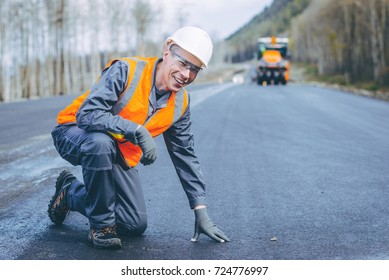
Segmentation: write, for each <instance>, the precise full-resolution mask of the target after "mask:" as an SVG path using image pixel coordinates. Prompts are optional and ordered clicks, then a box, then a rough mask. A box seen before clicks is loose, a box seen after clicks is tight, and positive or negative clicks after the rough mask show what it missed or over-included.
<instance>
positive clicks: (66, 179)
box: [47, 170, 77, 225]
mask: <svg viewBox="0 0 389 280" xmlns="http://www.w3.org/2000/svg"><path fill="white" fill-rule="evenodd" d="M74 180H77V178H76V177H74V176H73V174H72V173H70V172H69V171H67V170H64V171H62V172H61V174H59V176H58V178H57V181H56V182H55V194H54V195H53V197H52V198H51V200H50V204H49V208H48V210H47V212H48V213H49V218H50V220H51V221H52V222H53V223H54V224H57V225H60V224H62V223H63V221H64V220H65V218H66V216H67V215H68V213H69V208H68V205H67V202H66V193H67V191H68V189H69V187H70V185H71V184H72V182H73V181H74Z"/></svg>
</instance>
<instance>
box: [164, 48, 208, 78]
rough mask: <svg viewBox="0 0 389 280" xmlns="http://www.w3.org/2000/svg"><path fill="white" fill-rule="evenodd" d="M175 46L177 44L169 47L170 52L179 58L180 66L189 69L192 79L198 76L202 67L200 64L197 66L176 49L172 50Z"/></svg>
mask: <svg viewBox="0 0 389 280" xmlns="http://www.w3.org/2000/svg"><path fill="white" fill-rule="evenodd" d="M173 46H175V44H173V45H171V46H170V48H169V51H170V53H171V54H172V55H173V56H175V57H177V58H178V61H179V64H178V66H179V67H180V68H182V69H187V70H189V72H190V73H191V74H192V75H190V76H191V77H190V78H191V80H193V79H194V78H196V76H197V75H198V74H199V72H200V70H201V69H202V68H201V67H200V66H197V65H195V64H193V63H192V62H190V61H188V60H187V59H185V58H184V57H182V56H181V55H179V54H178V53H176V52H175V51H174V50H172V47H173Z"/></svg>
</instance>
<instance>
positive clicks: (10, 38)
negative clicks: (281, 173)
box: [0, 0, 389, 102]
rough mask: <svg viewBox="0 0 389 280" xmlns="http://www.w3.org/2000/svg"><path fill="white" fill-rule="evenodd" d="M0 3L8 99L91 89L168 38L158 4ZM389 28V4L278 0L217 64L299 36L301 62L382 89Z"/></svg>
mask: <svg viewBox="0 0 389 280" xmlns="http://www.w3.org/2000/svg"><path fill="white" fill-rule="evenodd" d="M0 6H1V9H0V102H9V101H14V100H20V99H32V98H40V97H47V96H55V95H63V94H69V93H82V92H83V91H85V90H86V89H88V88H89V87H90V85H91V83H92V82H93V81H94V80H95V79H96V78H97V77H98V75H99V74H100V71H101V69H102V67H103V66H104V64H105V63H106V62H107V61H109V60H110V59H112V58H113V57H118V56H131V55H153V56H156V55H159V53H160V51H161V46H160V45H161V42H163V40H164V38H165V37H166V34H159V36H160V37H159V38H156V37H155V36H154V38H152V39H151V38H150V37H149V36H148V34H149V33H150V30H151V29H152V27H155V26H156V27H158V24H159V23H161V20H162V19H161V18H159V17H158V14H161V10H160V9H161V8H159V7H156V6H155V5H151V4H150V2H149V1H148V0H110V1H105V0H0ZM177 20H178V21H180V19H179V18H178V19H177ZM181 21H182V19H181ZM180 23H181V24H182V22H180ZM178 26H179V23H178V25H177V27H178ZM388 26H389V0H342V1H338V0H274V1H273V3H272V4H271V5H270V6H269V7H267V8H265V10H264V11H263V12H261V13H259V14H258V15H257V16H255V17H253V19H252V20H251V21H249V22H248V23H247V24H245V25H244V26H242V27H241V28H240V29H239V30H237V31H236V32H235V33H234V34H232V35H231V36H229V37H228V38H227V39H226V40H224V41H222V42H217V44H215V49H216V51H215V55H214V58H213V59H212V61H211V63H215V62H216V63H218V62H225V63H240V62H246V61H251V60H253V59H255V53H256V48H257V45H256V43H257V39H258V37H263V36H272V35H282V36H288V37H289V38H290V39H291V48H290V50H291V55H292V60H293V62H294V63H296V62H303V63H306V64H309V65H313V67H312V68H310V70H311V72H312V73H314V74H317V75H319V76H331V77H334V78H335V81H336V82H338V83H340V84H346V85H347V84H353V83H356V82H367V83H371V85H372V86H371V87H372V89H378V88H380V87H381V86H386V87H387V86H388V85H389V68H388V65H389V48H388V44H389V28H388Z"/></svg>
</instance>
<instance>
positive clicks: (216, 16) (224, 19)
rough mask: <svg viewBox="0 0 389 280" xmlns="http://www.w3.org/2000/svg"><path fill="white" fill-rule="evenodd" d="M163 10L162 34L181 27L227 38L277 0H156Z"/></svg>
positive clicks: (156, 3) (160, 27) (160, 29)
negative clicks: (191, 27) (203, 30)
mask: <svg viewBox="0 0 389 280" xmlns="http://www.w3.org/2000/svg"><path fill="white" fill-rule="evenodd" d="M152 2H153V3H155V5H157V6H158V5H159V7H160V8H161V10H162V14H161V15H160V16H161V18H162V19H161V23H160V26H158V27H157V28H158V29H159V30H158V31H159V32H161V31H162V32H165V33H168V34H170V33H171V32H173V31H174V30H176V29H177V28H178V27H179V26H180V21H181V22H182V23H183V25H193V26H198V27H201V28H203V29H205V30H206V31H207V32H208V33H209V34H210V35H211V36H212V37H213V38H215V39H224V38H226V37H228V36H229V35H231V34H232V33H234V32H235V31H236V30H238V29H239V28H240V27H241V26H242V25H244V24H245V23H247V22H248V21H250V20H251V19H252V18H253V17H254V16H255V15H257V14H258V13H260V12H261V11H262V10H263V9H264V8H265V7H266V6H268V5H269V4H271V3H272V2H273V0H232V1H231V0H152Z"/></svg>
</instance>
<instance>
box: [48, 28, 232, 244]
mask: <svg viewBox="0 0 389 280" xmlns="http://www.w3.org/2000/svg"><path fill="white" fill-rule="evenodd" d="M212 51H213V45H212V41H211V39H210V38H209V36H208V34H207V33H206V32H204V31H203V30H202V29H200V28H197V27H183V28H180V29H179V30H177V31H176V32H175V33H174V34H173V35H171V36H170V37H169V38H168V39H167V40H166V42H165V44H164V51H163V56H162V58H159V59H158V58H142V57H127V58H120V59H115V60H113V61H111V62H109V63H108V64H107V66H106V67H105V69H104V70H103V72H102V74H101V76H100V77H99V79H98V80H97V81H96V83H95V84H94V85H93V86H92V88H91V89H90V90H88V91H87V92H86V93H85V94H83V95H81V96H80V97H78V98H76V99H75V100H74V101H73V102H72V104H70V105H69V106H68V107H66V108H65V109H64V110H62V111H61V112H60V113H59V115H58V118H57V119H58V123H59V124H58V126H56V127H55V128H54V129H53V131H52V137H53V140H54V145H55V147H56V149H57V151H58V153H59V154H60V155H61V157H63V158H64V159H66V160H67V161H68V162H70V163H71V164H73V165H81V167H82V174H83V183H82V182H80V181H79V180H77V178H75V176H73V175H72V174H71V173H70V172H69V171H66V170H65V171H63V172H62V173H61V174H60V175H59V177H58V179H57V181H56V186H55V188H56V190H55V194H54V195H53V197H52V199H51V201H50V204H49V207H48V214H49V217H50V219H51V220H52V221H53V222H54V223H55V224H61V223H62V222H63V221H64V219H65V218H66V216H67V214H68V213H69V211H78V212H79V213H81V214H83V215H84V216H86V217H87V218H88V219H89V223H90V230H89V234H88V240H89V241H90V242H92V244H93V245H94V246H95V247H96V248H120V247H121V246H122V245H121V240H120V238H119V236H120V235H140V234H142V233H143V232H144V231H145V230H146V227H147V214H146V205H145V200H144V196H143V190H142V187H141V183H140V179H139V175H138V171H137V169H136V168H135V167H136V165H137V164H138V163H139V162H140V163H142V164H143V165H149V164H152V163H153V162H154V161H155V160H156V158H157V147H156V144H155V142H154V139H153V138H154V137H156V136H158V135H160V134H163V137H164V140H165V143H166V146H167V149H168V152H169V155H170V157H171V159H172V162H173V164H174V166H175V169H176V172H177V174H178V176H179V179H180V181H181V184H182V186H183V189H184V191H185V192H186V195H187V197H188V200H189V205H190V207H191V208H192V209H194V212H195V233H194V236H193V238H192V239H191V240H192V241H197V240H198V238H199V235H200V233H203V234H206V235H208V236H209V237H211V238H212V239H214V240H216V241H218V242H224V241H229V239H228V237H227V236H225V234H224V233H223V232H222V231H221V230H219V229H218V228H217V227H216V226H215V224H214V223H213V222H212V220H211V219H210V218H209V216H208V214H207V208H206V204H205V197H206V195H205V182H204V178H203V174H202V172H201V170H200V166H199V162H198V160H197V157H196V155H195V153H194V150H193V135H192V133H191V122H190V106H189V96H188V93H187V92H186V90H185V89H184V86H186V85H188V84H190V83H191V82H192V81H193V80H194V79H195V78H196V77H197V74H198V72H199V71H200V70H201V69H202V68H206V67H207V64H208V62H209V60H210V58H211V56H212Z"/></svg>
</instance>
